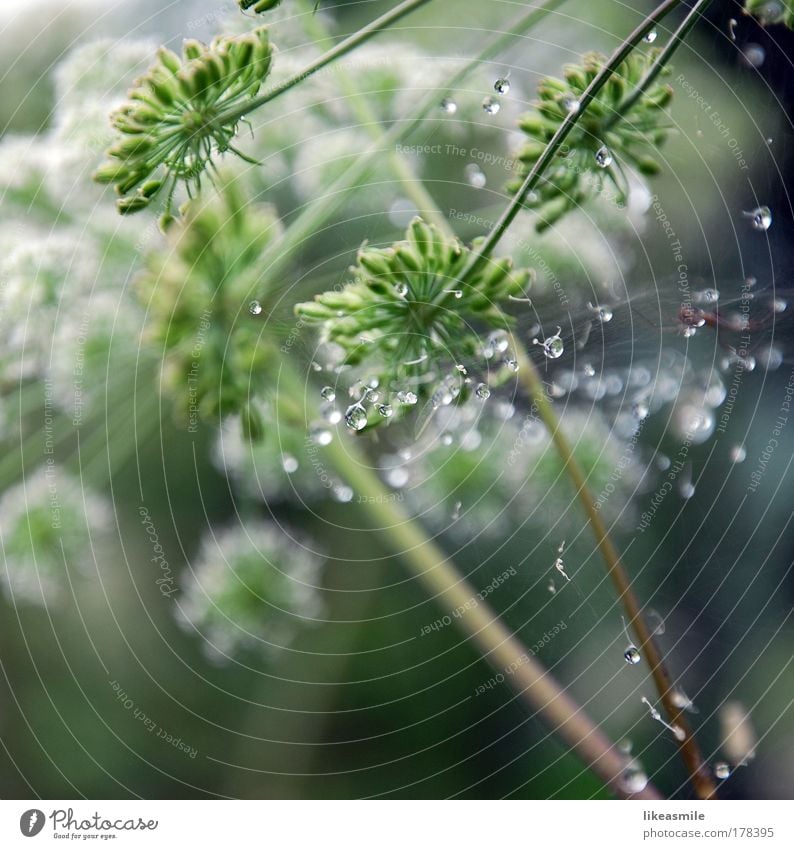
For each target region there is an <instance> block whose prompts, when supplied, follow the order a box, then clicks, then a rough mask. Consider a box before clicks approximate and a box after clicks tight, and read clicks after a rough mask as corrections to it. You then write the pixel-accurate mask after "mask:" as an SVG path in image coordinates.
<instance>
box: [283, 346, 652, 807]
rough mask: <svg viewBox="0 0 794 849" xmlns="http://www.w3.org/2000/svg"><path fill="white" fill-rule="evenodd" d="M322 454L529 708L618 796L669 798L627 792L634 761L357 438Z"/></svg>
mask: <svg viewBox="0 0 794 849" xmlns="http://www.w3.org/2000/svg"><path fill="white" fill-rule="evenodd" d="M278 385H279V392H278V401H277V405H278V409H279V415H280V416H281V417H283V418H284V419H285V420H288V421H290V424H291V425H292V426H295V427H302V428H304V429H305V428H306V418H307V414H308V416H309V417H310V416H311V414H312V413H313V412H314V410H313V404H312V402H311V401H310V400H309V399H308V398H307V399H306V403H305V406H303V407H302V406H301V405H300V404H297V403H296V402H295V399H296V398H300V397H301V395H302V394H304V393H305V387H304V386H303V385H302V383H301V381H300V378H299V376H298V375H297V374H296V373H295V372H294V371H293V370H292V368H291V366H290V365H289V364H284V363H283V364H282V366H281V371H280V375H279V381H278ZM318 450H322V452H323V456H324V457H325V458H326V459H327V461H328V462H329V464H330V465H332V466H333V467H334V469H335V470H336V472H337V473H338V474H339V475H340V476H341V477H342V478H343V479H344V480H345V481H346V482H347V483H348V485H349V486H351V487H352V488H353V490H354V491H355V492H356V494H358V495H359V496H362V498H361V509H362V511H363V512H364V513H365V514H366V515H367V517H368V519H369V522H370V523H371V524H372V525H373V526H374V528H375V529H377V530H376V532H377V533H378V534H379V535H380V536H381V537H382V538H383V540H384V541H385V542H386V544H387V545H388V547H389V548H390V549H391V550H392V552H393V553H394V554H395V555H397V556H398V557H399V558H400V559H401V560H402V561H403V563H404V564H405V565H406V566H407V567H408V568H409V569H410V571H411V573H412V574H413V575H414V577H416V578H417V579H418V580H419V582H420V583H421V584H422V586H423V587H424V588H425V590H426V591H427V592H428V594H429V596H430V598H431V599H433V600H434V601H436V603H437V604H439V606H440V607H441V608H442V609H444V610H445V611H447V612H448V613H449V614H450V615H451V614H453V613H454V614H455V620H456V621H457V623H458V624H459V626H460V628H461V629H462V630H463V631H465V632H466V634H467V635H468V637H469V639H470V640H471V641H472V643H473V644H474V645H475V646H476V647H477V649H478V651H479V652H480V653H481V654H482V656H483V657H484V658H485V659H486V660H487V661H488V663H490V664H491V666H492V667H493V668H494V669H495V670H496V671H497V672H501V673H502V674H504V673H505V670H511V674H509V675H506V676H505V677H506V679H509V680H510V681H511V683H512V685H513V687H514V689H515V690H516V692H517V694H518V697H519V698H520V699H521V701H522V702H523V703H524V704H525V706H526V707H527V708H528V709H529V710H530V711H531V712H532V713H533V714H537V715H539V716H540V717H541V718H542V719H543V721H544V722H545V723H546V725H547V726H548V727H549V729H550V730H551V732H552V733H553V734H554V735H555V736H557V737H558V738H559V739H561V740H562V741H564V742H565V743H566V745H567V746H569V747H570V749H571V750H572V751H573V752H575V753H576V755H577V756H578V757H579V758H580V759H581V760H582V761H583V762H584V763H585V764H587V766H588V767H589V768H590V770H592V772H593V773H594V774H595V775H597V776H598V777H599V778H600V779H601V780H602V781H603V782H604V784H606V786H607V787H608V788H609V789H610V790H611V791H612V792H613V793H615V794H616V795H618V796H621V797H631V798H635V799H660V798H662V797H661V795H660V794H659V791H658V790H657V789H656V788H655V787H654V786H653V785H652V784H650V783H649V784H647V785H646V787H645V788H644V789H643V790H641V791H639V792H636V793H633V794H632V793H630V792H628V790H629V789H630V788H629V787H628V786H627V784H626V776H627V770H628V769H629V768H630V763H631V761H630V758H629V757H628V756H626V755H625V754H623V753H622V752H621V751H620V750H619V749H618V748H617V747H616V746H615V745H614V744H613V743H612V741H610V740H609V738H608V737H607V736H606V735H605V734H604V733H603V731H602V730H601V729H600V728H599V727H598V726H597V725H596V724H595V723H594V722H593V721H592V720H591V719H590V718H589V716H588V715H587V714H586V713H585V712H584V710H583V709H582V707H581V706H580V705H578V704H577V703H576V702H575V701H574V700H573V699H572V698H571V696H569V695H568V693H567V692H566V691H565V690H564V689H563V687H561V686H560V684H559V683H558V682H557V681H556V679H555V678H554V677H553V676H552V675H551V674H550V673H549V672H548V671H547V670H546V669H545V667H544V666H543V665H542V664H541V663H540V662H539V661H538V660H536V659H535V657H534V655H533V654H532V653H531V652H530V651H529V650H528V649H527V648H526V647H525V646H524V644H523V643H522V642H521V640H520V639H518V638H517V637H516V636H515V634H513V633H512V632H511V631H510V629H509V628H508V627H507V626H506V625H505V624H504V623H503V622H502V621H501V619H500V618H499V617H498V616H497V615H496V613H495V612H494V611H493V610H492V609H491V608H490V606H489V605H488V604H487V603H486V602H484V601H481V600H480V599H479V598H478V593H477V590H476V588H475V587H474V586H473V585H472V584H471V583H469V581H468V580H467V579H466V578H465V577H464V576H463V575H462V574H461V573H460V572H459V570H458V569H457V567H456V566H455V564H454V563H453V562H452V561H451V560H450V559H449V558H448V557H447V556H446V554H444V552H443V551H442V550H441V548H439V546H438V545H436V543H435V542H434V541H433V540H432V539H431V538H430V537H428V536H427V534H426V533H425V531H424V530H423V529H422V527H421V526H420V525H419V523H418V522H417V521H416V520H415V519H413V518H412V517H411V516H409V515H408V513H406V512H405V510H404V509H403V508H402V506H401V505H400V504H399V503H397V502H396V501H395V500H394V497H393V496H394V494H393V492H392V491H391V490H390V489H389V488H388V487H387V486H386V485H385V484H383V483H382V482H381V481H380V479H379V478H378V477H377V475H375V474H374V473H373V472H372V471H371V470H370V468H369V463H368V461H367V459H366V458H365V457H364V456H363V454H362V453H361V452H360V450H359V448H358V446H357V445H356V440H355V438H353V437H351V438H349V439H345V438H343V437H342V436H341V435H339V434H337V435H336V436H335V437H334V439H333V440H332V442H331V444H330V445H328V446H325V447H323V448H322V449H320V448H319V447H318Z"/></svg>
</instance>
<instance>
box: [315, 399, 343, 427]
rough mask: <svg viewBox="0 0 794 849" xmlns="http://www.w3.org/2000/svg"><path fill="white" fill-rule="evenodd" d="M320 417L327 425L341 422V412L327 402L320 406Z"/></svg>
mask: <svg viewBox="0 0 794 849" xmlns="http://www.w3.org/2000/svg"><path fill="white" fill-rule="evenodd" d="M320 415H321V416H322V417H323V418H324V419H325V420H326V421H327V422H328V423H329V424H339V422H341V421H342V412H341V410H339V408H338V407H336V406H335V405H334V404H330V403H328V402H327V401H326V402H325V403H324V404H321V405H320Z"/></svg>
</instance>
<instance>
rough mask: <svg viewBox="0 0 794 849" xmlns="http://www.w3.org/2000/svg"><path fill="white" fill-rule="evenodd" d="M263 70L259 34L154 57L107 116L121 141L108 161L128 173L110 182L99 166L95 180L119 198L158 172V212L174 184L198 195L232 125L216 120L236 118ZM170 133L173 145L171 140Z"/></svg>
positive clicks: (267, 62)
mask: <svg viewBox="0 0 794 849" xmlns="http://www.w3.org/2000/svg"><path fill="white" fill-rule="evenodd" d="M271 62H272V48H271V45H270V41H269V37H268V33H267V30H266V29H265V28H264V27H260V28H259V29H257V30H254V31H253V32H251V33H247V34H245V35H241V36H238V37H233V38H232V37H228V38H218V39H215V40H214V41H213V42H212V43H211V44H210V45H205V44H202V43H201V42H199V41H196V40H187V41H185V43H184V45H183V48H182V55H181V57H180V56H178V55H177V54H176V53H174V52H173V51H171V50H167V49H165V48H162V49H161V50H159V51H158V54H157V62H156V63H155V64H154V65H153V66H152V67H151V68H150V69H149V70H148V71H147V72H146V73H145V74H144V75H143V76H142V77H141V78H140V79H139V80H138V81H137V83H136V86H135V88H134V89H133V90H132V91H131V92H130V94H129V99H128V101H127V103H125V104H124V105H123V106H122V107H121V108H119V109H118V110H116V111H115V112H114V114H113V116H112V122H113V125H114V127H115V128H116V130H117V131H118V132H119V133H120V134H122V138H121V140H120V141H119V142H117V143H116V144H114V145H113V146H112V147H111V148H110V149H109V151H108V155H109V156H110V157H112V158H115V159H123V160H124V161H125V163H126V165H127V166H128V170H126V171H123V172H118V173H117V174H116V175H115V176H114V175H113V172H112V171H111V170H110V169H109V168H107V167H104V166H103V167H102V168H100V169H99V171H98V172H97V175H96V178H97V180H98V181H100V182H106V183H114V184H115V186H116V189H117V191H118V192H119V193H120V194H122V195H125V194H127V193H129V192H131V191H132V190H134V189H135V188H137V186H138V185H140V184H141V183H142V182H144V181H145V180H147V178H149V177H155V176H156V175H155V172H157V171H160V170H161V169H162V170H163V171H164V172H165V175H166V176H165V177H163V178H161V177H159V176H157V177H156V178H157V179H158V180H160V181H161V184H163V183H165V182H168V184H169V187H170V193H169V196H168V200H167V204H166V205H167V207H168V209H170V205H171V200H172V196H173V193H174V190H175V187H176V184H177V182H178V181H179V180H182V181H184V182H186V183H188V187H189V188H191V187H193V188H195V189H198V188H199V186H200V180H201V176H202V174H203V172H204V171H205V170H206V169H207V167H208V166H209V164H210V160H211V158H212V156H213V153H214V152H215V151H220V152H224V151H227V150H229V149H230V147H231V144H232V141H233V139H234V136H235V133H236V131H237V125H238V124H239V120H240V119H239V118H232V119H230V120H224V119H223V118H222V117H221V116H222V115H223V114H224V113H227V112H228V113H229V114H232V115H233V114H239V115H241V114H244V111H245V110H244V107H245V104H246V102H247V101H248V100H249V99H250V98H251V97H254V96H255V95H256V94H257V93H258V91H259V89H260V88H261V86H262V84H263V83H264V81H265V79H266V78H267V76H268V74H269V73H270V66H271ZM175 130H176V131H177V132H179V133H181V137H179V136H177V137H175ZM131 175H134V177H133V176H131ZM169 178H170V179H169ZM150 188H151V187H150ZM120 208H121V209H123V210H124V211H125V212H131V211H134V210H135V209H138V208H141V207H140V203H139V202H137V201H136V202H133V203H130V204H123V205H122V206H121V207H120ZM168 209H167V210H166V212H168Z"/></svg>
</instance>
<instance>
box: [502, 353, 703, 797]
mask: <svg viewBox="0 0 794 849" xmlns="http://www.w3.org/2000/svg"><path fill="white" fill-rule="evenodd" d="M513 348H514V350H515V352H516V360H517V362H518V367H519V368H518V374H519V377H520V379H521V382H522V383H523V385H524V388H525V389H526V390H527V392H528V393H529V395H530V397H531V398H532V400H533V402H534V405H535V409H536V410H537V413H538V415H539V416H540V419H541V421H542V422H543V424H544V425H545V426H546V429H547V430H548V432H549V434H550V435H551V439H552V441H553V442H554V447H555V448H556V450H557V453H558V454H559V455H560V459H561V460H562V462H563V465H564V467H565V471H566V472H567V474H568V476H569V477H570V479H571V482H572V483H573V486H574V489H575V490H576V495H577V497H578V499H579V501H580V503H581V505H582V507H583V508H584V511H585V513H586V515H587V518H588V521H589V522H590V527H591V528H592V530H593V535H594V536H595V538H596V545H597V546H598V550H599V552H600V553H601V557H602V558H603V560H604V563H605V564H606V568H607V573H608V574H609V577H610V578H611V579H612V583H613V584H614V586H615V589H616V590H617V594H618V599H619V601H620V603H621V604H622V605H623V608H624V610H625V611H626V616H627V618H628V624H629V627H630V628H633V629H634V633H635V634H636V635H637V642H638V644H639V645H638V646H637V648H638V649H639V651H640V654H641V655H642V656H643V657H644V658H645V660H646V661H647V663H648V666H649V667H650V670H651V675H652V676H653V680H654V684H655V685H656V689H657V691H658V692H659V697H660V698H661V700H662V704H663V705H664V708H665V711H666V713H667V715H668V717H669V720H670V724H671V725H673V726H678V728H680V729H681V731H682V732H683V740H679V741H678V745H679V751H680V753H681V759H682V760H683V762H684V764H685V765H686V768H687V772H688V773H689V776H690V779H691V781H692V786H693V788H694V790H695V792H696V793H697V795H698V798H700V799H711V798H714V797H715V796H716V790H717V788H716V785H715V783H714V779H713V778H712V776H711V772H710V771H709V769H708V766H707V764H706V763H705V762H704V760H703V756H702V755H701V753H700V749H699V747H698V744H697V741H696V739H695V735H694V732H693V731H692V728H691V726H690V724H689V721H688V719H687V717H686V714H685V713H684V712H683V710H682V709H681V708H680V707H679V706H677V705H676V704H675V701H674V693H675V686H674V683H673V680H672V678H671V677H670V673H669V672H668V670H667V667H666V666H665V663H664V658H663V656H662V653H661V651H660V650H659V647H658V645H657V643H656V640H655V639H654V637H653V634H652V633H651V631H650V630H649V629H648V626H647V624H646V622H645V619H644V618H643V615H642V609H641V607H640V604H639V602H638V600H637V596H636V595H635V594H634V590H633V589H632V587H631V581H630V580H629V577H628V575H627V574H626V570H625V569H624V568H623V564H622V563H621V561H620V555H619V554H618V551H617V548H616V547H615V544H614V543H613V542H612V538H611V537H610V536H609V532H608V531H607V528H606V525H605V524H604V520H603V519H602V517H601V514H600V513H599V511H598V510H597V509H596V507H595V502H594V500H593V497H592V495H591V493H590V490H589V487H588V486H587V478H586V476H585V474H584V471H583V470H582V467H581V466H580V465H579V461H578V460H577V459H576V455H575V454H574V452H573V449H572V448H571V446H570V443H569V442H568V439H567V438H566V436H565V434H564V433H563V432H562V430H561V428H560V422H559V419H558V418H557V414H556V413H555V412H554V407H553V406H552V403H551V401H550V400H549V399H548V397H547V395H546V392H545V389H544V386H543V380H542V378H541V376H540V373H539V372H538V370H537V368H536V367H535V364H534V363H533V362H532V360H531V359H530V357H529V356H527V354H526V352H525V351H524V349H523V347H522V345H521V344H520V343H519V342H518V340H516V339H515V338H514V339H513Z"/></svg>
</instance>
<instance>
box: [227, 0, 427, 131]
mask: <svg viewBox="0 0 794 849" xmlns="http://www.w3.org/2000/svg"><path fill="white" fill-rule="evenodd" d="M429 2H430V0H403V2H402V3H398V4H397V5H396V6H395V7H394V8H393V9H391V10H389V11H388V12H386V13H385V14H383V15H381V16H380V17H379V18H375V20H374V21H372V22H371V23H369V24H367V25H366V26H364V27H362V28H361V29H359V30H356V32H354V33H353V35H351V36H348V38H345V39H343V40H342V41H340V42H339V44H335V45H334V46H333V47H332V48H331V49H330V50H328V51H326V52H325V53H323V55H322V56H318V57H317V59H315V60H314V62H311V63H310V64H309V65H307V66H306V67H305V68H304V69H303V70H302V71H300V72H299V73H297V74H295V75H294V76H292V77H289V79H286V80H284V82H282V83H280V84H279V85H277V86H276V87H275V88H272V89H270V91H266V92H265V93H264V94H262V95H260V96H259V97H255V98H254V99H253V100H249V101H248V102H247V103H243V104H241V105H239V106H235V107H234V108H232V109H227V110H226V111H225V112H220V113H218V115H216V116H215V120H216V121H217V122H218V123H219V124H231V123H233V122H234V121H237V120H239V119H240V118H242V117H243V116H244V115H250V114H251V112H253V111H254V110H255V109H259V107H260V106H264V105H265V104H266V103H269V102H270V101H271V100H275V98H277V97H278V96H279V95H281V94H284V92H286V91H289V90H290V89H291V88H294V87H295V86H296V85H298V83H301V82H303V80H305V79H306V78H307V77H310V76H312V74H316V73H317V71H320V70H322V69H323V68H325V67H326V66H327V65H330V64H331V63H332V62H334V61H335V60H337V59H339V58H340V57H341V56H344V55H345V54H346V53H350V51H351V50H355V48H356V47H359V46H360V45H362V44H364V43H365V42H366V41H369V39H370V38H372V36H373V35H376V34H377V33H379V32H381V30H384V29H388V28H389V27H390V26H391V25H392V24H395V23H397V21H399V20H400V18H404V17H405V16H406V15H408V14H410V13H411V12H413V11H414V9H418V8H419V7H420V6H424V5H425V4H426V3H429Z"/></svg>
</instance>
